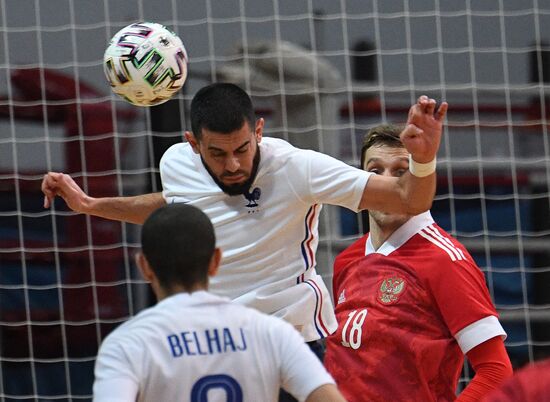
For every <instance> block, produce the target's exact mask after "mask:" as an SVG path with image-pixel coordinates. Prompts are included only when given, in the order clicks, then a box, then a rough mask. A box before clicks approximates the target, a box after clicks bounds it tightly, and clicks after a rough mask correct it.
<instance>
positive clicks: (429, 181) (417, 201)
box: [359, 96, 448, 215]
mask: <svg viewBox="0 0 550 402" xmlns="http://www.w3.org/2000/svg"><path fill="white" fill-rule="evenodd" d="M436 106H437V104H436V101H435V100H434V99H430V98H428V97H427V96H421V97H420V98H418V102H417V103H416V104H414V105H413V106H411V108H410V110H409V116H408V118H407V125H406V127H405V129H404V130H403V132H402V133H401V141H402V142H403V144H404V145H405V147H406V148H407V150H408V151H409V153H410V154H411V166H409V171H408V172H406V173H405V174H404V175H403V176H401V177H399V178H393V177H384V176H381V175H373V176H371V177H370V178H369V181H368V183H367V185H366V186H365V190H364V192H363V197H362V199H361V203H360V204H359V208H360V209H372V210H376V211H384V212H390V213H406V214H411V215H416V214H418V213H420V212H424V211H426V210H428V209H430V207H431V205H432V201H433V197H434V195H435V185H436V175H435V157H436V155H437V151H438V149H439V144H440V142H441V134H442V131H443V120H444V119H445V115H446V113H447V108H448V105H447V103H446V102H443V103H442V104H441V105H440V106H439V108H437V107H436ZM432 167H433V169H432Z"/></svg>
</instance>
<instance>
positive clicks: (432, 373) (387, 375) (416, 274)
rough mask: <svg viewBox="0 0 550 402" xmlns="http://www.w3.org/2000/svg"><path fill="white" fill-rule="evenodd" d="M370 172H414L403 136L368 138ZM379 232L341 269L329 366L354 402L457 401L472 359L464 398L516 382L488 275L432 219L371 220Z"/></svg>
mask: <svg viewBox="0 0 550 402" xmlns="http://www.w3.org/2000/svg"><path fill="white" fill-rule="evenodd" d="M361 159H362V160H361V165H362V167H363V168H364V169H365V170H368V171H371V172H374V173H376V174H380V175H386V176H400V175H402V174H403V173H404V172H406V171H407V170H408V168H409V155H408V153H407V150H406V149H405V148H404V147H403V144H402V143H401V141H400V139H399V129H398V128H396V127H394V126H388V125H384V126H379V127H376V128H374V129H372V130H371V131H369V133H368V134H367V136H366V138H365V142H364V145H363V149H362V158H361ZM369 224H370V233H369V234H367V235H365V236H363V237H362V238H361V239H359V240H358V241H356V242H355V243H354V244H352V245H351V246H350V247H349V248H347V249H346V250H344V251H343V252H342V253H341V254H340V255H339V256H338V257H337V258H336V261H335V264H334V279H333V292H334V301H335V304H336V316H337V320H338V330H337V331H336V332H335V333H334V334H333V335H331V336H330V337H329V338H328V341H327V353H326V356H325V365H326V367H327V368H328V370H329V372H330V373H331V374H332V375H333V377H334V379H335V380H336V382H337V384H338V387H339V388H340V390H341V391H342V393H343V394H344V396H345V397H346V398H347V399H348V400H349V401H422V402H425V401H450V400H455V398H456V388H457V384H458V380H459V376H460V373H461V368H462V366H463V361H464V355H466V356H467V357H468V359H469V361H470V363H471V364H472V366H473V368H474V370H475V376H474V378H473V379H472V381H471V382H470V383H469V385H468V386H467V387H466V388H465V389H464V391H463V392H462V393H461V394H460V396H459V397H458V400H460V401H478V400H479V399H480V398H481V397H482V396H483V395H485V394H486V393H487V392H489V391H490V390H491V389H493V388H495V387H497V386H498V385H499V384H500V383H501V382H502V381H503V380H504V379H505V378H507V377H509V376H510V375H511V374H512V366H511V363H510V359H509V358H508V354H507V353H506V349H505V347H504V338H505V337H506V333H505V332H504V330H503V328H502V326H501V325H500V323H499V321H498V318H497V313H496V310H495V308H494V306H493V304H492V302H491V299H490V296H489V292H488V290H487V287H486V284H485V278H484V276H483V273H482V272H481V271H480V269H479V268H478V267H477V265H476V263H475V262H474V260H473V259H472V257H471V256H470V255H469V253H468V252H467V251H466V249H465V248H464V247H463V246H462V245H461V244H460V243H459V242H458V241H457V240H456V239H454V238H452V237H451V236H450V235H449V234H448V233H446V232H445V231H444V230H443V229H442V228H440V227H439V226H438V225H437V224H436V223H435V222H434V220H433V219H432V217H431V215H430V213H429V212H425V213H422V214H420V215H415V216H412V215H398V214H387V213H382V212H378V211H369Z"/></svg>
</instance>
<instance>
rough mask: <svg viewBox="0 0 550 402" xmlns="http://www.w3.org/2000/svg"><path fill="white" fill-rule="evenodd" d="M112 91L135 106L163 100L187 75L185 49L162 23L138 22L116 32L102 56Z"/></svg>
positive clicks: (169, 95) (175, 89) (169, 96)
mask: <svg viewBox="0 0 550 402" xmlns="http://www.w3.org/2000/svg"><path fill="white" fill-rule="evenodd" d="M103 66H104V71H105V76H106V77H107V80H108V81H109V84H110V85H111V88H112V90H113V92H114V93H116V94H118V95H120V96H121V97H123V98H124V99H126V100H127V101H128V102H130V103H132V104H134V105H137V106H154V105H159V104H161V103H163V102H166V101H167V100H168V99H170V98H171V97H172V96H174V94H175V93H176V92H177V91H178V90H179V89H180V88H181V87H182V86H183V84H184V83H185V79H186V78H187V51H186V50H185V47H184V46H183V43H182V41H181V39H180V38H179V37H178V36H177V35H176V34H175V33H174V32H172V31H170V30H169V29H167V28H166V27H165V26H163V25H160V24H156V23H152V22H139V23H135V24H131V25H128V26H127V27H125V28H122V29H121V30H120V31H118V32H117V33H116V34H115V36H113V38H112V39H111V41H110V42H109V46H108V47H107V50H106V51H105V55H104V57H103Z"/></svg>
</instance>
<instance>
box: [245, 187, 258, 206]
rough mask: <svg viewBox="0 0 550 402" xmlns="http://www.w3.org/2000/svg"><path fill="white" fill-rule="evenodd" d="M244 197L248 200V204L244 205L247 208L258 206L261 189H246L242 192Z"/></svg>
mask: <svg viewBox="0 0 550 402" xmlns="http://www.w3.org/2000/svg"><path fill="white" fill-rule="evenodd" d="M243 195H244V198H246V200H247V201H248V204H247V205H246V207H247V208H256V207H257V206H258V201H259V199H260V197H261V195H262V190H260V188H259V187H256V188H255V189H254V190H252V191H246V192H245V193H244V194H243Z"/></svg>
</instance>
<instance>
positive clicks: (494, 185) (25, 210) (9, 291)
mask: <svg viewBox="0 0 550 402" xmlns="http://www.w3.org/2000/svg"><path fill="white" fill-rule="evenodd" d="M0 5H1V7H0V18H1V21H2V23H1V27H0V117H1V119H0V373H1V374H0V400H3V401H4V400H5V401H12V400H25V399H29V400H44V401H45V400H88V399H90V398H91V385H92V381H93V364H94V357H95V354H96V351H97V347H98V345H99V343H100V342H101V339H103V337H104V336H105V335H106V334H107V333H108V332H109V331H110V330H111V329H112V328H113V327H115V326H116V325H118V324H119V323H121V322H123V321H124V320H126V319H127V318H128V317H130V316H132V315H134V314H135V313H136V312H137V311H139V310H140V309H141V308H143V307H144V306H146V305H147V304H148V303H149V302H150V301H151V300H150V297H149V293H148V290H147V287H146V286H145V285H144V284H143V282H142V281H141V280H140V279H139V276H138V275H137V273H136V270H135V267H134V264H133V261H132V258H131V257H132V253H133V251H134V249H135V247H136V246H137V236H136V234H137V233H138V231H139V228H137V227H135V226H133V225H126V224H121V223H117V222H111V221H106V220H102V219H98V218H90V217H85V216H81V215H75V214H74V213H72V212H70V211H69V210H68V209H67V208H66V206H65V205H64V203H63V202H62V201H57V202H56V203H55V205H54V207H53V208H52V210H44V209H43V208H42V194H41V192H40V181H41V178H42V175H43V174H44V173H45V172H46V171H51V170H53V171H63V172H67V173H70V174H71V175H72V176H73V177H75V178H76V179H77V180H78V182H79V183H80V184H81V185H82V186H83V187H84V189H85V190H86V191H87V192H89V193H90V194H91V195H93V196H97V197H100V196H114V195H134V194H140V193H144V192H148V191H159V190H160V189H161V187H160V182H159V178H158V160H159V158H160V155H161V154H162V152H163V150H164V149H166V147H167V146H169V145H170V144H172V143H174V142H176V141H180V140H181V134H182V130H183V129H185V128H186V127H188V121H187V111H188V106H189V101H190V99H191V97H192V95H193V94H194V93H195V92H196V90H197V89H198V88H200V87H201V86H203V85H205V84H207V83H210V82H212V81H219V80H229V81H233V82H236V83H239V84H241V85H242V86H243V87H244V88H246V89H247V90H248V91H249V92H250V93H251V94H252V95H253V98H254V101H255V102H256V105H257V108H258V114H259V115H262V116H264V117H266V119H267V124H266V128H267V133H266V134H267V135H272V136H280V137H284V138H287V139H289V140H290V141H291V142H293V143H295V144H296V145H298V146H301V147H307V148H313V149H318V150H321V151H323V152H326V153H328V154H331V155H333V156H336V157H338V158H341V159H343V160H345V161H347V162H349V163H351V164H358V157H359V155H358V152H359V149H360V147H361V139H362V136H363V134H364V133H365V132H366V130H368V129H369V128H370V127H371V126H372V125H375V124H378V123H381V122H395V123H402V122H403V121H404V119H405V117H406V112H407V109H408V106H409V105H410V104H411V102H413V101H414V100H415V99H416V97H417V96H418V95H420V94H428V95H430V96H432V97H435V98H436V99H445V100H447V101H448V102H449V104H450V105H451V108H450V112H449V117H448V125H447V128H446V132H445V139H444V142H443V144H442V147H441V152H440V155H439V185H438V195H437V198H436V202H435V203H434V208H433V215H434V217H435V218H436V220H437V221H438V222H439V223H440V225H441V226H443V227H444V228H446V229H448V230H449V231H450V232H451V233H453V234H454V235H456V236H457V237H458V238H459V239H460V240H461V241H462V242H463V243H464V244H465V245H466V246H467V247H468V248H469V250H470V251H471V252H472V254H473V255H474V257H475V259H476V260H477V262H478V264H479V265H480V267H481V268H482V269H483V271H484V272H485V273H486V276H487V283H488V286H489V288H490V291H491V295H492V297H493V299H494V301H495V303H496V305H497V308H498V310H499V312H500V313H501V319H502V322H503V325H504V327H505V329H506V330H507V332H508V335H509V337H508V339H507V341H506V345H507V348H508V352H509V354H510V356H511V358H512V360H513V363H514V364H515V365H516V366H517V367H519V366H520V365H522V364H524V363H525V362H527V361H533V360H536V359H538V358H541V357H542V356H546V355H548V354H550V352H549V351H550V329H549V328H550V325H549V322H550V296H549V293H548V292H547V285H546V284H547V283H549V282H548V281H549V279H550V264H549V262H548V261H550V258H549V257H550V255H549V253H550V251H549V250H550V240H549V237H550V211H549V199H550V196H549V187H550V144H549V141H550V140H549V134H548V123H547V110H548V105H547V103H548V101H547V97H546V96H547V95H546V91H547V90H548V84H547V82H548V81H550V48H549V47H547V45H546V43H548V42H549V41H550V2H549V1H547V0H544V1H543V0H528V1H526V0H508V1H504V0H501V1H467V2H455V1H451V0H446V1H443V0H441V1H437V0H431V1H430V0H423V1H414V2H407V1H389V2H388V1H374V0H369V1H365V0H355V1H350V0H347V1H344V0H341V1H328V0H326V1H321V0H309V1H303V2H299V1H287V0H275V1H271V0H269V1H268V0H256V1H254V2H251V1H244V0H223V1H220V0H218V1H216V0H206V1H199V0H193V1H186V2H183V1H176V0H157V1H154V2H151V1H148V2H146V1H136V0H132V1H129V0H124V1H122V0H118V1H107V0H104V1H103V2H97V1H94V2H92V1H88V2H84V1H74V0H50V1H48V2H40V1H38V0H18V1H12V0H0ZM140 20H144V21H154V22H159V23H162V24H164V25H167V26H169V27H171V28H173V29H174V30H175V31H176V32H177V33H178V34H179V35H180V37H181V38H182V40H183V42H184V43H185V45H186V47H187V50H188V53H189V57H190V64H189V70H190V71H189V78H188V81H187V83H186V85H185V87H184V90H183V91H182V92H180V93H179V94H178V96H177V97H176V100H174V101H171V102H169V103H167V104H165V105H162V106H159V107H156V108H153V109H151V110H145V109H139V108H136V107H132V106H130V105H128V104H126V103H124V102H123V101H122V100H120V99H119V98H116V97H115V96H114V95H112V94H111V93H110V90H109V88H108V85H107V83H106V81H105V79H104V77H103V72H102V55H103V52H104V50H105V46H106V44H107V41H108V40H109V39H110V37H111V36H112V35H113V34H114V33H115V32H116V31H118V30H119V29H120V28H122V27H123V26H125V25H127V24H129V23H130V22H134V21H140ZM364 229H365V228H364V226H363V220H362V219H361V216H359V217H358V216H356V215H355V214H351V213H348V212H345V211H342V210H340V209H337V208H327V209H325V212H324V215H323V217H322V233H323V237H322V241H321V244H320V250H319V257H318V262H319V270H320V271H321V272H322V273H324V277H325V279H326V280H327V282H328V283H329V282H330V280H331V274H330V271H331V268H330V267H331V263H332V261H333V259H334V256H335V255H336V254H337V253H338V252H339V251H341V250H342V249H343V248H344V247H345V246H346V245H347V244H349V243H350V242H351V240H352V239H354V238H356V237H357V236H358V233H360V232H361V231H362V230H364ZM449 286H452V284H449ZM470 378H471V371H469V370H468V368H467V367H466V370H465V373H464V377H463V379H462V382H463V383H465V382H467V381H468V380H469V379H470Z"/></svg>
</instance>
